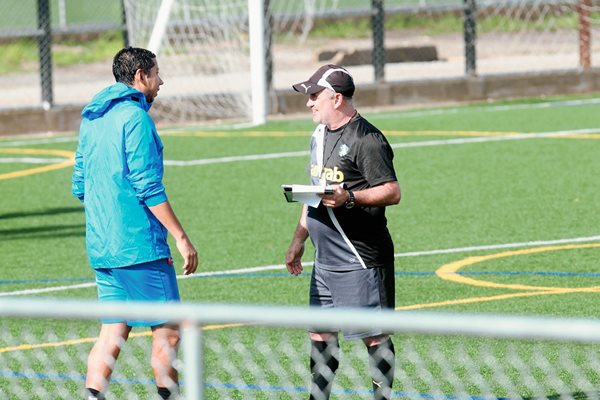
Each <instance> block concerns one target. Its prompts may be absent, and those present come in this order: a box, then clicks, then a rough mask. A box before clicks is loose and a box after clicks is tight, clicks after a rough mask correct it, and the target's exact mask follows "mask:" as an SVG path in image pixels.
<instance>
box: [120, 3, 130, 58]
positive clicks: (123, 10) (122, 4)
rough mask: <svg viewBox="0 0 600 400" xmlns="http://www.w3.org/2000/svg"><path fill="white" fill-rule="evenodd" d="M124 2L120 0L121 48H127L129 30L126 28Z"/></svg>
mask: <svg viewBox="0 0 600 400" xmlns="http://www.w3.org/2000/svg"><path fill="white" fill-rule="evenodd" d="M125 1H126V0H121V23H122V24H123V25H122V27H121V32H122V34H123V47H129V43H130V41H129V29H128V26H127V8H126V4H125Z"/></svg>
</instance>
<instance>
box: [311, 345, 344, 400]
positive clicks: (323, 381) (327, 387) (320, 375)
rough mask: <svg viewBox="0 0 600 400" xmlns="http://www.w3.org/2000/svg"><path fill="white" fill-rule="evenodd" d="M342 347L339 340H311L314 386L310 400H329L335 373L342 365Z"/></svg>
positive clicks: (312, 386)
mask: <svg viewBox="0 0 600 400" xmlns="http://www.w3.org/2000/svg"><path fill="white" fill-rule="evenodd" d="M339 359H340V346H339V344H338V341H337V338H334V339H332V340H329V341H327V342H317V341H314V340H311V349H310V372H311V374H312V385H311V389H310V397H309V400H328V399H329V394H330V393H331V386H332V385H333V378H335V372H336V371H337V369H338V366H339V365H340V362H339Z"/></svg>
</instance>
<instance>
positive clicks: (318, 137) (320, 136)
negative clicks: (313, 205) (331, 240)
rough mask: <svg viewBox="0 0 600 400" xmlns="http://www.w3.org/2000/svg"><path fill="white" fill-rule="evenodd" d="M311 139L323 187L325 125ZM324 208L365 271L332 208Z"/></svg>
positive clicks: (316, 129)
mask: <svg viewBox="0 0 600 400" xmlns="http://www.w3.org/2000/svg"><path fill="white" fill-rule="evenodd" d="M313 138H314V140H315V142H316V145H317V148H316V151H317V154H316V156H317V169H318V171H319V176H321V184H323V185H325V184H326V183H327V182H325V177H324V176H323V173H322V172H323V146H324V142H325V125H323V124H321V125H318V126H317V127H316V128H315V131H314V132H313ZM326 208H327V214H329V218H331V222H333V225H334V226H335V229H337V231H338V232H339V233H340V235H341V236H342V238H343V239H344V242H346V244H347V245H348V247H349V248H350V250H351V251H352V253H354V255H355V256H356V259H357V260H358V261H359V262H360V265H362V267H363V268H364V269H367V266H366V265H365V262H364V261H363V259H362V257H361V256H360V254H358V251H357V250H356V247H354V245H353V244H352V242H351V241H350V239H349V238H348V236H346V233H345V232H344V230H343V229H342V227H341V226H340V223H339V222H338V220H337V218H336V217H335V214H334V213H333V208H331V207H326Z"/></svg>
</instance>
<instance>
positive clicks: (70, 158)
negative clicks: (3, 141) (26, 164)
mask: <svg viewBox="0 0 600 400" xmlns="http://www.w3.org/2000/svg"><path fill="white" fill-rule="evenodd" d="M0 154H26V155H51V156H59V157H65V158H66V160H65V161H63V162H60V163H56V164H50V165H45V166H43V167H35V168H29V169H23V170H20V171H14V172H8V173H4V174H0V180H3V179H12V178H20V177H22V176H27V175H34V174H41V173H42V172H48V171H54V170H57V169H62V168H68V167H70V166H72V165H73V164H74V163H75V160H74V159H75V153H74V152H72V151H67V150H52V149H12V148H11V149H8V148H0Z"/></svg>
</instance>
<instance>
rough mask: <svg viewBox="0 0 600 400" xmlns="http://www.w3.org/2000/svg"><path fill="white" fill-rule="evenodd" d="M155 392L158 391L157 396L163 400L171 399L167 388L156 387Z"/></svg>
mask: <svg viewBox="0 0 600 400" xmlns="http://www.w3.org/2000/svg"><path fill="white" fill-rule="evenodd" d="M156 390H157V391H158V395H159V396H160V398H161V399H163V400H167V399H169V398H170V397H171V394H172V392H171V390H170V389H169V388H166V387H158V386H157V387H156Z"/></svg>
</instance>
